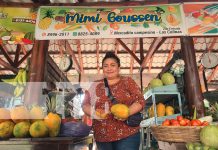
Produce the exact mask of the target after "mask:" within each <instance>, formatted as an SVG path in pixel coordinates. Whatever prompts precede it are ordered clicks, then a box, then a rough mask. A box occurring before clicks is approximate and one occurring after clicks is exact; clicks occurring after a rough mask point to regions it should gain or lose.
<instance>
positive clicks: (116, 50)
mask: <svg viewBox="0 0 218 150" xmlns="http://www.w3.org/2000/svg"><path fill="white" fill-rule="evenodd" d="M119 47H120V44H119V43H118V41H117V40H116V39H115V50H114V51H115V54H116V55H117V53H118V51H119ZM119 54H120V52H119Z"/></svg>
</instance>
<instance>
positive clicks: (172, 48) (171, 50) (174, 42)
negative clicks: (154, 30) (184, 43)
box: [166, 38, 177, 64]
mask: <svg viewBox="0 0 218 150" xmlns="http://www.w3.org/2000/svg"><path fill="white" fill-rule="evenodd" d="M176 41H177V38H173V42H172V44H171V48H170V53H169V55H168V57H167V61H166V64H167V63H168V62H169V61H170V59H171V57H172V56H173V51H174V50H175V45H176Z"/></svg>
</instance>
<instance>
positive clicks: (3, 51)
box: [0, 44, 14, 66]
mask: <svg viewBox="0 0 218 150" xmlns="http://www.w3.org/2000/svg"><path fill="white" fill-rule="evenodd" d="M0 50H1V51H2V54H3V55H4V56H5V58H6V59H7V61H8V62H9V64H10V65H11V66H14V62H13V60H12V58H11V56H10V54H8V52H7V50H6V48H5V47H4V46H3V45H2V44H0Z"/></svg>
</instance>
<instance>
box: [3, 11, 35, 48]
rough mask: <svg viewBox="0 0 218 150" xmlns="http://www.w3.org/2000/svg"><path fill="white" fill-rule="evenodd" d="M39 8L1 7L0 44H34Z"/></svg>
mask: <svg viewBox="0 0 218 150" xmlns="http://www.w3.org/2000/svg"><path fill="white" fill-rule="evenodd" d="M36 15H37V10H36V9H33V8H16V7H0V44H1V43H8V44H32V42H33V40H34V32H35V23H36Z"/></svg>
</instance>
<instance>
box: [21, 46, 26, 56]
mask: <svg viewBox="0 0 218 150" xmlns="http://www.w3.org/2000/svg"><path fill="white" fill-rule="evenodd" d="M21 50H22V52H23V54H24V55H26V54H27V50H26V48H25V47H24V45H23V44H21Z"/></svg>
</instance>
